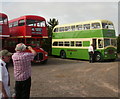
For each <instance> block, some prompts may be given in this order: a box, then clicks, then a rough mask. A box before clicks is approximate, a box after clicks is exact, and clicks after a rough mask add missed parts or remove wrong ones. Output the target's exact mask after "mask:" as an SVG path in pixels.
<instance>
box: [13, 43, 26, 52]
mask: <svg viewBox="0 0 120 99" xmlns="http://www.w3.org/2000/svg"><path fill="white" fill-rule="evenodd" d="M26 47H27V46H26V45H25V44H23V43H19V44H17V45H16V48H15V51H24V50H25V49H26Z"/></svg>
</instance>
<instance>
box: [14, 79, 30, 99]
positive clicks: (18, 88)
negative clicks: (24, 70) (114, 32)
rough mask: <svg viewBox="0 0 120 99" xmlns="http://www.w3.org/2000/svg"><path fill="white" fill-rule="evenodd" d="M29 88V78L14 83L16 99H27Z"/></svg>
mask: <svg viewBox="0 0 120 99" xmlns="http://www.w3.org/2000/svg"><path fill="white" fill-rule="evenodd" d="M30 87H31V77H29V78H28V79H27V80H25V81H16V82H15V94H16V96H15V97H16V99H29V97H30Z"/></svg>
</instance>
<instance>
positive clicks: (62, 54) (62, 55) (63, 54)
mask: <svg viewBox="0 0 120 99" xmlns="http://www.w3.org/2000/svg"><path fill="white" fill-rule="evenodd" d="M60 57H61V58H63V59H64V58H66V53H65V51H61V52H60Z"/></svg>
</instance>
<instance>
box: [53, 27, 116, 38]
mask: <svg viewBox="0 0 120 99" xmlns="http://www.w3.org/2000/svg"><path fill="white" fill-rule="evenodd" d="M93 37H116V36H115V30H108V29H98V30H84V31H72V32H61V33H53V39H66V38H93Z"/></svg>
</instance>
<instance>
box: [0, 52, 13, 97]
mask: <svg viewBox="0 0 120 99" xmlns="http://www.w3.org/2000/svg"><path fill="white" fill-rule="evenodd" d="M11 56H12V53H10V52H9V51H8V50H1V51H0V99H9V98H10V97H11V94H10V78H9V77H10V76H9V72H8V70H7V68H6V63H8V62H9V61H10V59H11Z"/></svg>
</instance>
